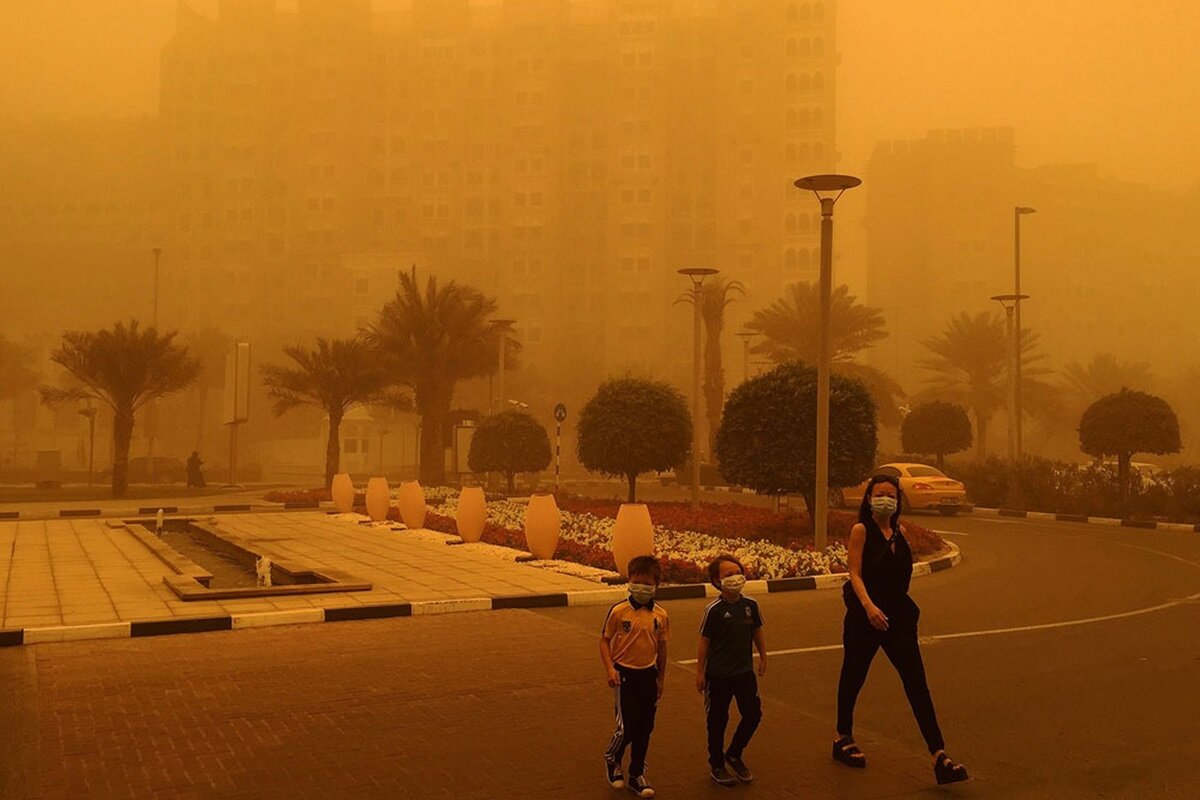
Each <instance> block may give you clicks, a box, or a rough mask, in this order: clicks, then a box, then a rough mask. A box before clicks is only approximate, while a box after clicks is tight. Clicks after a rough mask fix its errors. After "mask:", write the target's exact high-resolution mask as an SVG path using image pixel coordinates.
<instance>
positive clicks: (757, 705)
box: [696, 555, 767, 786]
mask: <svg viewBox="0 0 1200 800" xmlns="http://www.w3.org/2000/svg"><path fill="white" fill-rule="evenodd" d="M745 572H746V570H745V569H744V568H743V567H742V564H741V562H740V561H738V560H737V559H736V558H734V557H733V556H728V555H722V556H717V558H716V559H715V560H714V561H713V562H712V563H711V564H709V565H708V577H709V579H710V580H711V581H712V583H713V585H714V586H716V587H717V588H718V589H720V590H721V596H720V597H718V598H717V599H716V600H714V601H713V602H712V603H710V604H709V606H708V608H706V609H705V611H704V620H703V622H702V623H701V624H700V647H699V652H698V653H697V655H696V661H697V664H696V689H698V690H699V691H700V692H702V693H703V694H704V710H705V712H706V715H707V718H708V763H709V768H710V769H709V774H710V775H711V776H712V779H713V780H714V781H716V782H717V783H719V784H721V785H722V786H733V785H734V784H736V783H737V781H739V780H740V781H742V782H743V783H749V782H750V781H752V780H754V774H753V773H752V772H750V769H749V767H747V766H746V763H745V762H744V761H742V751H744V750H745V749H746V745H748V744H749V743H750V737H751V736H753V735H754V730H755V728H757V727H758V723H759V722H760V721H761V720H762V702H761V701H760V700H759V697H758V681H757V679H756V678H755V675H754V652H753V649H754V648H757V649H758V656H759V661H758V674H759V675H763V674H765V673H766V671H767V645H766V641H765V640H764V638H763V632H762V615H761V614H760V613H759V610H758V603H756V602H755V601H754V600H751V599H750V598H749V597H744V596H743V595H742V588H743V587H744V586H745V585H746V575H745ZM732 699H736V700H737V707H738V713H739V714H741V716H742V719H741V721H740V722H739V723H738V726H737V729H736V730H735V731H734V732H733V739H732V740H731V741H730V743H729V749H728V750H726V749H725V726H726V725H727V724H728V722H729V701H730V700H732ZM726 765H728V768H727V767H726ZM731 770H732V772H733V774H732V775H731V774H730V771H731ZM734 775H736V776H737V778H736V779H735V778H734Z"/></svg>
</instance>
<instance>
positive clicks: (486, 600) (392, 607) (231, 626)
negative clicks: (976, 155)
mask: <svg viewBox="0 0 1200 800" xmlns="http://www.w3.org/2000/svg"><path fill="white" fill-rule="evenodd" d="M949 546H950V550H951V552H950V554H949V555H946V556H942V557H941V558H937V559H934V560H932V561H921V562H918V563H916V564H914V565H913V575H914V576H917V575H930V574H932V573H934V572H941V571H942V570H944V569H949V568H950V567H952V566H954V565H956V564H958V563H959V562H960V561H961V560H962V554H961V552H960V551H959V549H958V547H957V546H955V545H954V544H950V545H949ZM845 581H846V576H845V575H844V574H838V575H810V576H807V577H802V578H778V579H771V580H753V581H746V587H745V590H744V591H745V592H746V594H751V595H754V594H770V593H774V592H796V591H806V590H812V589H835V588H838V587H840V586H841V585H842V584H843V583H845ZM718 593H719V592H718V590H717V588H716V587H714V586H712V585H711V584H707V583H688V584H678V585H670V586H660V587H659V589H658V592H657V593H656V594H655V597H656V598H657V599H659V600H685V599H691V598H703V597H716V596H717V594H718ZM627 594H628V591H627V590H626V589H625V588H621V587H610V588H604V589H588V590H584V591H578V592H551V593H549V594H523V595H508V596H501V597H478V598H463V599H451V600H424V601H417V602H412V603H379V604H370V605H360V606H344V607H341V608H299V609H294V610H289V611H263V612H254V613H246V614H227V615H222V616H214V617H179V618H175V619H162V620H144V621H133V622H106V623H100V624H95V625H58V626H51V627H41V628H14V629H11V630H0V647H16V646H19V645H23V644H44V643H49V642H73V641H84V640H88V639H129V638H140V637H143V636H167V635H170V634H175V633H206V632H209V631H229V630H240V629H243V628H265V627H270V626H273V625H300V624H305V623H312V622H344V621H348V620H358V619H385V618H388V617H416V616H427V615H432V614H450V613H456V612H462V611H493V610H500V609H514V608H565V607H568V606H591V605H609V604H612V603H616V602H618V601H620V600H623V599H624V598H625V597H626V595H627Z"/></svg>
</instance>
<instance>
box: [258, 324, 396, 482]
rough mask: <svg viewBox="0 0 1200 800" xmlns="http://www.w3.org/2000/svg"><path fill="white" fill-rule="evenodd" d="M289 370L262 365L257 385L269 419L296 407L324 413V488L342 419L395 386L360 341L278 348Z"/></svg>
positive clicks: (337, 451)
mask: <svg viewBox="0 0 1200 800" xmlns="http://www.w3.org/2000/svg"><path fill="white" fill-rule="evenodd" d="M283 353H284V355H286V356H287V357H288V358H290V359H291V360H292V361H293V363H294V364H295V366H288V367H282V366H278V365H275V364H268V365H266V366H264V367H262V376H263V385H264V386H266V389H267V396H268V397H269V398H270V399H271V405H272V410H273V411H274V412H275V416H281V415H283V414H285V413H287V412H288V411H290V410H291V409H293V408H297V407H299V406H316V407H317V408H319V409H321V410H322V411H324V412H325V413H326V414H328V415H329V435H328V437H327V439H326V442H325V485H326V486H328V485H330V483H331V482H332V481H333V476H334V475H336V474H337V472H338V462H339V457H340V455H341V444H340V441H339V438H338V435H339V431H340V429H341V426H342V418H343V417H344V416H345V415H346V412H347V411H349V410H350V409H351V408H354V407H355V406H357V405H367V404H370V403H376V402H383V401H384V396H385V393H386V390H387V388H388V386H390V385H392V384H393V383H395V378H394V377H393V376H392V374H391V372H390V370H389V369H388V365H387V363H386V361H385V360H384V359H382V358H380V357H379V353H378V352H376V351H375V350H374V349H373V348H372V347H371V346H370V345H368V344H367V343H366V342H365V341H363V340H362V339H360V338H354V339H332V340H329V339H323V338H320V337H318V338H317V346H316V348H315V349H312V348H308V347H305V346H304V345H299V344H297V345H291V346H289V347H285V348H283Z"/></svg>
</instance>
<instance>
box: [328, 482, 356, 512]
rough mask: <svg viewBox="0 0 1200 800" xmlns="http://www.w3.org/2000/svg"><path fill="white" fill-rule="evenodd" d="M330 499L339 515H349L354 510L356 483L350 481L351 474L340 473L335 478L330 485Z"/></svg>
mask: <svg viewBox="0 0 1200 800" xmlns="http://www.w3.org/2000/svg"><path fill="white" fill-rule="evenodd" d="M329 497H330V499H331V500H333V507H334V508H336V509H337V510H338V513H339V514H349V513H350V512H351V511H353V510H354V481H352V480H350V473H349V472H339V473H338V474H336V475H334V476H333V482H332V483H330V484H329Z"/></svg>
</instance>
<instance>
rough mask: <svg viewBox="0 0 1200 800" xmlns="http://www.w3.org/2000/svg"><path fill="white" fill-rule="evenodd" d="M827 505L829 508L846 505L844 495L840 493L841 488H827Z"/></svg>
mask: <svg viewBox="0 0 1200 800" xmlns="http://www.w3.org/2000/svg"><path fill="white" fill-rule="evenodd" d="M829 507H830V508H845V507H846V496H845V495H844V494H843V493H842V490H841V489H830V490H829Z"/></svg>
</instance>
